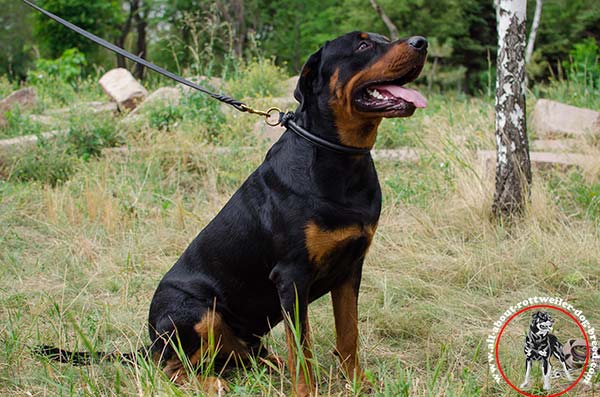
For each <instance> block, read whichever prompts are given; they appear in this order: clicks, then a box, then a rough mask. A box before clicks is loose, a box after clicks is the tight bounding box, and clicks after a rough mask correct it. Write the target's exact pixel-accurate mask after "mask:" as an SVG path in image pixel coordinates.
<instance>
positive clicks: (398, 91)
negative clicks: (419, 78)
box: [372, 85, 427, 108]
mask: <svg viewBox="0 0 600 397" xmlns="http://www.w3.org/2000/svg"><path fill="white" fill-rule="evenodd" d="M372 88H373V89H376V90H381V91H387V92H389V93H390V94H392V95H393V96H395V97H396V98H402V99H404V100H405V101H406V102H410V103H412V104H413V105H415V107H418V108H424V107H426V106H427V99H425V97H424V96H423V95H421V93H419V92H418V91H415V90H411V89H410V88H404V87H400V86H398V85H379V86H376V87H372Z"/></svg>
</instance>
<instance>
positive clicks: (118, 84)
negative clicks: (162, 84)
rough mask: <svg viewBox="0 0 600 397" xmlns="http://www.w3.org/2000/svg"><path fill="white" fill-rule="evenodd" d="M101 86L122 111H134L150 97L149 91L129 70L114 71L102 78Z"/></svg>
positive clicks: (119, 69) (118, 69)
mask: <svg viewBox="0 0 600 397" xmlns="http://www.w3.org/2000/svg"><path fill="white" fill-rule="evenodd" d="M99 83H100V86H102V89H103V90H104V92H106V94H107V95H108V96H109V97H110V98H111V99H112V100H113V101H115V102H116V103H117V105H118V107H119V110H120V111H125V110H133V109H135V107H136V106H137V105H138V104H139V103H140V102H142V101H143V100H144V98H145V97H146V96H147V95H148V91H146V89H145V88H144V87H143V86H142V85H141V84H140V83H138V81H137V80H136V79H135V78H134V77H133V75H132V74H131V73H129V71H128V70H127V69H123V68H117V69H112V70H110V71H108V72H106V73H105V74H104V76H102V77H101V78H100V81H99Z"/></svg>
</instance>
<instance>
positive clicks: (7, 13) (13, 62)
mask: <svg viewBox="0 0 600 397" xmlns="http://www.w3.org/2000/svg"><path fill="white" fill-rule="evenodd" d="M0 9H1V10H2V12H0V54H2V56H0V75H7V76H9V77H10V78H11V79H21V78H23V77H25V74H26V72H27V68H28V67H29V65H30V62H31V58H32V51H31V47H32V29H31V19H32V18H31V14H30V9H29V7H27V6H26V5H25V4H24V3H23V2H21V1H14V0H0ZM0 96H2V93H0Z"/></svg>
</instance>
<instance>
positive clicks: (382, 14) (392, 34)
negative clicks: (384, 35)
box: [370, 0, 400, 41]
mask: <svg viewBox="0 0 600 397" xmlns="http://www.w3.org/2000/svg"><path fill="white" fill-rule="evenodd" d="M370 1H371V5H372V6H373V8H374V9H375V11H376V12H377V14H378V15H379V17H380V18H381V20H382V21H383V23H385V26H387V28H388V30H389V31H390V39H392V40H393V41H396V40H398V39H399V38H400V34H399V33H398V28H397V27H396V25H394V22H392V20H391V19H390V17H388V16H387V14H386V13H385V12H384V11H383V9H382V8H381V6H380V5H379V4H377V1H376V0H370Z"/></svg>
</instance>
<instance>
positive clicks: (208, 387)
mask: <svg viewBox="0 0 600 397" xmlns="http://www.w3.org/2000/svg"><path fill="white" fill-rule="evenodd" d="M202 389H203V390H204V392H205V393H206V395H207V396H210V397H221V396H224V395H225V394H227V393H229V392H230V391H231V389H230V388H229V385H228V384H227V382H225V381H224V380H223V379H221V378H217V377H215V376H208V377H206V378H205V379H203V381H202Z"/></svg>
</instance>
